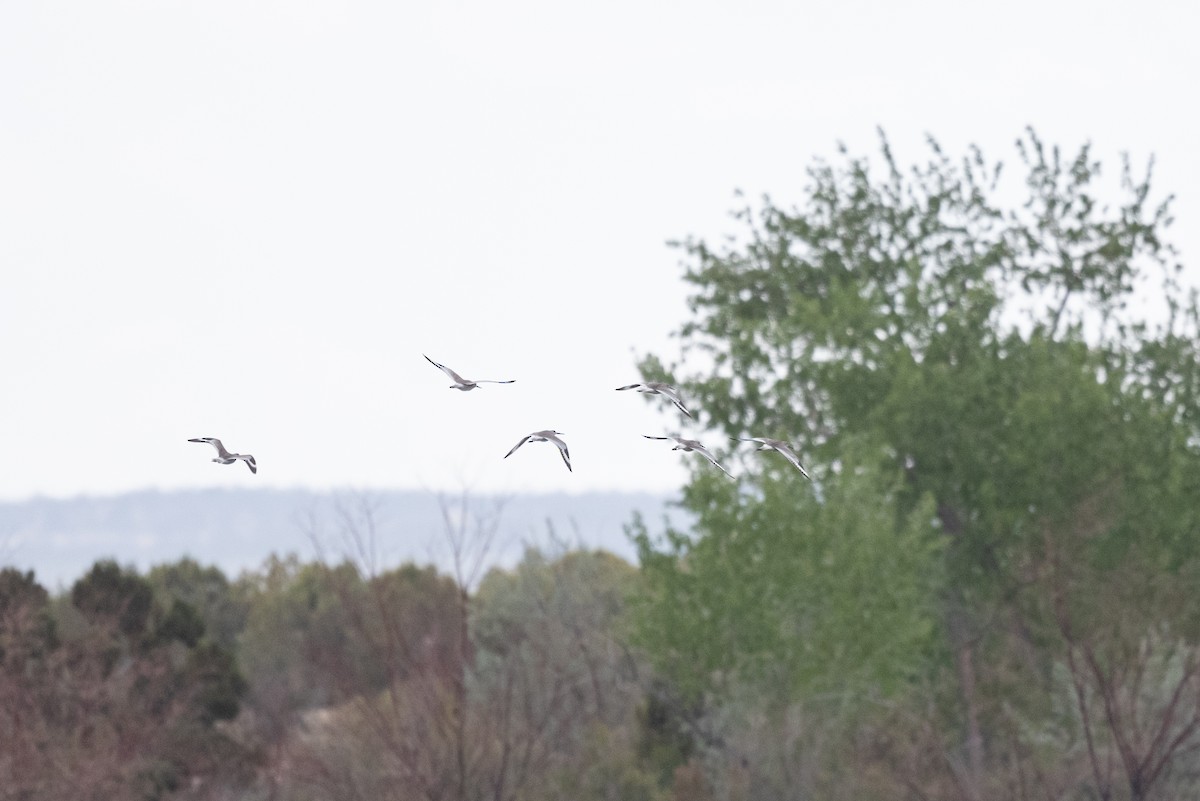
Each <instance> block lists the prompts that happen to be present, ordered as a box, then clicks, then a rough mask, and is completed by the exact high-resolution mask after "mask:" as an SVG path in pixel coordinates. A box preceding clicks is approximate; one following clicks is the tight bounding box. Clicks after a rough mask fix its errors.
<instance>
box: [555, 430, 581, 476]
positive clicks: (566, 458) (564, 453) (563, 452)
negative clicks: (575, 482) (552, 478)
mask: <svg viewBox="0 0 1200 801" xmlns="http://www.w3.org/2000/svg"><path fill="white" fill-rule="evenodd" d="M550 441H551V442H553V443H554V444H555V445H557V446H558V455H559V456H561V457H562V460H563V464H565V465H566V466H567V469H568V470H571V452H570V451H568V450H567V443H565V442H563V441H562V440H561V439H559V438H558V437H551V438H550ZM571 472H572V473H574V472H575V471H574V470H571Z"/></svg>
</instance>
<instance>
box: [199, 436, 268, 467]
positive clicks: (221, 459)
mask: <svg viewBox="0 0 1200 801" xmlns="http://www.w3.org/2000/svg"><path fill="white" fill-rule="evenodd" d="M188 442H207V443H208V444H209V445H212V446H213V447H214V448H216V449H217V458H215V459H213V461H214V462H218V463H220V464H233V463H234V462H236V461H237V460H238V459H241V460H242V461H243V462H245V463H246V466H247V467H249V468H250V472H251V473H257V472H258V462H256V461H254V457H253V456H251V455H250V454H248V453H230V452H229V451H227V450H225V446H224V445H222V444H221V440H219V439H217V438H216V437H197V438H195V439H189V440H188Z"/></svg>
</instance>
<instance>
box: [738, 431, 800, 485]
mask: <svg viewBox="0 0 1200 801" xmlns="http://www.w3.org/2000/svg"><path fill="white" fill-rule="evenodd" d="M733 439H736V440H737V441H738V442H757V443H758V447H757V448H755V449H754V450H756V451H776V452H778V453H781V454H783V458H784V459H787V460H788V461H789V462H791V463H792V465H793V466H794V467H795V468H796V469H797V470H799V471H800V474H801V475H803V476H804V477H805V478H807V479H808V480H809V481H812V476H810V475H809V474H808V471H807V470H805V469H804V467H803V465H801V464H800V457H799V456H797V455H796V450H795V449H794V448H793V447H792V446H791V444H790V443H787V442H784V441H783V440H781V439H771V438H770V437H734V438H733Z"/></svg>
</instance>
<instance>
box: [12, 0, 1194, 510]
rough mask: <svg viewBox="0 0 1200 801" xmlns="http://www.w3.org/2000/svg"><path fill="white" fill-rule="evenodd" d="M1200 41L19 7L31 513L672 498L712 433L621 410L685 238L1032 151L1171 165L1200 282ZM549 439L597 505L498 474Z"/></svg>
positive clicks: (539, 463)
mask: <svg viewBox="0 0 1200 801" xmlns="http://www.w3.org/2000/svg"><path fill="white" fill-rule="evenodd" d="M1196 8H1197V7H1196V5H1195V4H1191V3H1182V2H1181V3H1154V2H1139V3H1105V2H1096V0H1088V1H1087V2H1064V3H1052V2H1007V3H987V4H975V3H962V2H913V3H896V2H836V3H796V2H792V3H787V2H738V3H732V2H730V3H705V2H697V1H696V0H690V1H689V2H672V3H648V2H644V1H642V2H623V1H621V2H607V3H563V2H549V1H547V2H525V1H524V0H516V1H512V2H503V3H495V2H442V3H412V2H403V1H402V0H386V1H385V0H380V2H353V1H352V0H329V2H297V0H286V2H285V0H273V1H272V2H256V1H255V0H204V1H203V2H199V1H196V2H178V1H177V0H144V1H142V2H134V1H132V0H126V1H122V2H101V1H99V0H37V1H36V2H19V1H18V0H8V1H7V2H4V1H3V0H0V434H2V435H3V441H4V445H5V450H6V453H5V454H4V458H3V460H0V499H18V498H24V497H27V496H30V495H34V494H42V495H51V496H72V495H76V494H80V493H86V494H103V493H111V492H118V491H123V490H130V489H136V488H145V487H159V488H163V489H167V488H175V487H203V486H247V487H249V486H272V487H306V488H313V489H322V488H364V489H365V488H380V487H405V488H421V487H428V488H437V489H455V488H460V487H462V486H463V485H467V486H470V487H471V488H473V489H475V490H477V491H489V492H490V491H501V492H522V491H533V490H537V491H554V490H568V491H583V490H598V489H620V490H650V491H670V490H673V489H675V488H677V487H678V486H679V485H680V484H681V483H682V482H683V480H684V479H685V476H686V470H685V464H686V462H685V460H687V459H691V458H693V457H695V455H694V454H689V455H684V454H680V453H673V452H671V451H670V449H669V447H668V446H667V445H666V443H657V442H650V441H648V440H644V439H642V438H641V436H640V435H641V434H658V433H662V432H664V431H668V430H675V429H679V418H678V416H677V415H675V414H669V413H667V411H669V409H667V410H665V411H663V412H661V413H660V412H659V411H658V409H657V407H656V406H653V405H647V404H646V403H645V402H643V400H642V398H640V397H637V396H634V395H633V394H632V393H616V392H614V391H613V390H614V388H615V387H617V386H620V385H621V384H625V383H629V382H632V381H636V380H638V378H639V377H638V374H637V372H636V367H635V364H636V361H637V358H638V357H639V356H641V355H643V354H645V353H648V352H653V353H660V354H664V355H668V356H669V355H671V354H673V353H674V352H675V348H676V343H675V342H674V341H673V340H671V339H670V337H669V334H670V333H671V332H672V331H674V330H676V329H677V328H678V327H679V325H680V324H681V323H682V322H683V321H684V319H685V315H686V305H685V298H686V286H685V285H684V284H683V282H682V281H681V275H682V268H681V266H680V258H681V254H680V253H678V252H677V251H675V250H672V249H670V248H668V247H667V246H666V241H667V240H669V239H674V238H682V237H685V236H687V235H689V234H695V235H699V236H705V237H710V238H719V237H721V236H723V235H724V234H726V233H730V232H734V231H736V230H737V228H736V226H735V225H734V223H733V222H732V221H731V220H730V219H729V217H728V212H729V210H730V209H731V208H732V207H733V206H734V204H735V203H736V202H737V201H736V199H735V197H734V191H735V190H737V189H740V190H742V191H743V192H745V193H746V194H747V195H748V196H749V197H751V198H753V197H757V196H759V195H761V194H762V193H764V192H769V193H770V194H771V195H772V196H773V197H774V198H776V199H777V200H779V201H781V202H785V203H786V202H788V201H789V200H791V199H793V198H796V197H798V195H799V191H800V188H801V187H802V185H803V184H804V175H803V171H804V168H805V167H806V166H807V165H808V164H810V163H811V161H812V159H813V158H814V157H818V156H826V157H832V156H833V155H834V154H835V152H836V145H837V142H838V141H844V142H846V143H847V144H848V145H849V146H850V148H851V149H852V150H854V151H855V152H858V153H863V154H865V153H868V152H870V151H871V150H872V149H873V148H874V146H875V141H876V140H875V128H876V126H882V127H883V128H884V129H885V130H886V131H887V133H888V135H889V137H890V138H891V140H892V142H893V146H894V150H895V152H896V155H897V157H898V158H899V159H900V160H901V161H904V162H907V161H912V160H915V159H918V158H921V157H923V156H924V151H923V150H922V149H921V146H920V143H921V140H922V138H923V136H924V134H925V133H926V132H928V133H932V134H934V135H935V136H937V137H938V138H939V139H940V140H941V141H942V143H943V145H944V146H945V148H946V149H947V150H949V151H950V152H952V153H958V152H961V151H962V149H963V148H964V147H965V146H966V145H967V144H968V143H971V142H975V143H978V144H980V145H981V146H982V147H983V148H984V149H985V152H986V153H987V154H988V155H989V156H991V157H992V158H1002V159H1004V160H1007V161H1013V160H1015V151H1014V149H1013V147H1012V142H1013V141H1014V140H1015V139H1016V138H1017V137H1018V136H1019V135H1020V134H1021V132H1022V130H1023V128H1024V126H1025V125H1026V124H1033V125H1034V126H1035V127H1036V128H1037V130H1038V131H1039V132H1040V133H1041V135H1042V136H1043V138H1045V139H1047V140H1048V141H1052V142H1058V143H1061V144H1063V145H1065V146H1067V147H1069V148H1072V149H1074V148H1075V147H1077V146H1078V145H1079V144H1081V143H1082V142H1083V141H1085V140H1089V139H1090V140H1091V141H1092V142H1093V145H1094V147H1095V153H1096V155H1097V156H1098V157H1100V158H1101V159H1103V161H1104V162H1105V163H1106V164H1108V165H1109V166H1110V168H1114V170H1115V166H1116V163H1117V158H1118V155H1119V154H1120V152H1122V151H1129V152H1130V153H1131V154H1132V155H1133V156H1134V157H1135V159H1137V160H1139V161H1141V160H1144V159H1145V158H1146V157H1147V156H1149V155H1151V154H1154V155H1155V156H1156V157H1157V179H1158V180H1157V185H1158V187H1159V189H1160V190H1163V191H1168V190H1169V191H1173V192H1175V193H1176V194H1177V195H1178V201H1177V205H1176V212H1177V218H1178V222H1177V224H1176V226H1175V228H1174V240H1175V241H1176V243H1177V244H1179V245H1180V246H1181V247H1182V248H1183V251H1184V253H1183V257H1184V262H1185V263H1187V264H1190V265H1194V264H1195V262H1196V254H1197V252H1198V251H1200V237H1198V235H1197V233H1196V232H1197V230H1198V227H1200V198H1198V193H1200V188H1198V187H1200V160H1198V158H1197V153H1196V143H1197V142H1200V131H1198V130H1197V128H1198V126H1197V122H1198V117H1197V107H1198V104H1197V101H1196V96H1197V89H1196V82H1197V78H1200V47H1197V44H1196V41H1195V35H1196V32H1197V31H1198V30H1200V24H1198V23H1200V15H1198V13H1197V11H1196ZM983 9H986V10H983ZM1189 277H1190V279H1191V280H1194V278H1195V273H1194V272H1190V273H1189ZM423 353H427V354H429V355H430V356H431V357H433V358H434V359H436V360H438V361H441V362H444V363H446V364H448V365H450V366H451V367H454V368H455V369H457V370H458V371H459V372H461V373H463V374H464V375H466V376H467V377H474V378H497V379H507V378H513V379H516V381H517V382H516V383H515V384H512V385H508V386H485V387H484V388H482V389H479V390H476V391H474V392H471V393H459V392H456V391H453V390H450V389H448V388H447V387H448V383H449V382H448V381H447V380H446V379H445V377H444V376H442V375H441V373H439V372H438V371H437V370H436V369H434V368H433V367H431V366H430V365H429V364H428V363H427V362H426V361H425V360H424V359H423V358H422V354H423ZM664 408H665V407H664ZM541 428H557V429H558V430H560V431H563V432H566V436H565V439H566V441H567V442H568V444H569V446H570V448H571V453H572V456H573V462H574V467H575V471H574V473H573V474H572V473H568V472H567V471H566V469H565V468H564V467H563V465H562V463H561V461H560V460H559V457H558V454H557V453H555V451H554V448H553V447H551V446H550V445H548V444H545V443H536V444H531V445H527V446H525V447H524V448H522V449H521V450H520V451H518V452H517V453H516V454H514V455H513V456H512V458H509V459H507V460H505V459H503V458H502V457H503V456H504V454H505V453H506V452H507V451H508V449H509V448H510V447H512V445H513V444H515V443H516V442H517V441H518V440H519V439H520V438H521V437H522V436H524V435H525V434H527V433H529V432H530V431H534V430H537V429H541ZM685 430H686V429H685ZM198 436H216V437H221V438H223V439H224V440H225V443H226V445H228V446H229V447H230V448H231V449H235V450H241V451H245V452H250V453H253V454H254V455H255V456H256V457H257V459H258V462H259V466H260V470H259V473H258V475H251V474H250V473H249V471H248V470H246V468H245V466H244V465H242V464H235V465H230V466H221V465H215V464H213V463H211V462H210V461H209V459H210V458H211V456H212V454H211V453H210V452H209V449H208V448H207V446H203V445H196V444H192V443H188V442H187V439H188V438H189V437H198ZM695 458H699V457H695Z"/></svg>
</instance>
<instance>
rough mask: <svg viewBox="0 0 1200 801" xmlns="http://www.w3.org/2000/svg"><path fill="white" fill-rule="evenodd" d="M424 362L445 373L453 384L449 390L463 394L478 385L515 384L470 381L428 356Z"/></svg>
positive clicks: (509, 382) (508, 382) (483, 380)
mask: <svg viewBox="0 0 1200 801" xmlns="http://www.w3.org/2000/svg"><path fill="white" fill-rule="evenodd" d="M421 355H422V356H425V354H424V353H422V354H421ZM425 361H427V362H429V363H430V364H432V365H433V366H434V367H436V368H437V369H439V370H441V371H442V372H443V373H445V374H446V375H448V376H449V377H450V380H451V381H453V382H454V383H453V384H451V385H450V389H460V390H462V391H463V392H470V391H471V390H473V389H475V388H476V387H478V386H479V385H480V384H512V383H514V382H515V379H514V380H513V381H490V380H487V379H480V380H478V381H471V380H469V379H466V378H463V377H462V376H461V375H459V374H458V373H456V372H454V371H453V370H451V369H450V368H449V367H447V366H446V365H444V364H438V363H437V362H435V361H434V360H433V359H431V358H429V357H428V356H425Z"/></svg>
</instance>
